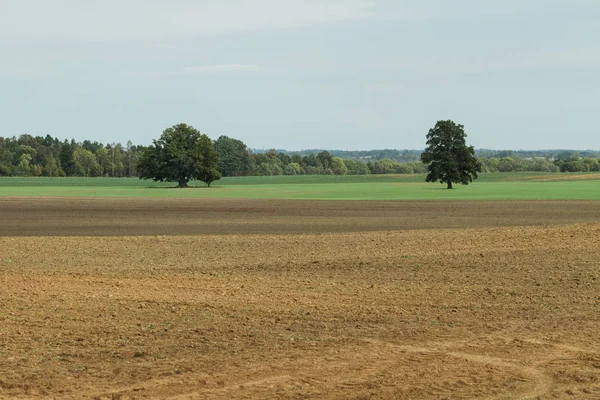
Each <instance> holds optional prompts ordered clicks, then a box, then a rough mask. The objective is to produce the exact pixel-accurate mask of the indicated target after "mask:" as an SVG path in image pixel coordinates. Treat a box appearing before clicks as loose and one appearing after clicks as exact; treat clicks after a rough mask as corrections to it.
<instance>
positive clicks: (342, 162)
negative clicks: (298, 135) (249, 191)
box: [248, 150, 427, 176]
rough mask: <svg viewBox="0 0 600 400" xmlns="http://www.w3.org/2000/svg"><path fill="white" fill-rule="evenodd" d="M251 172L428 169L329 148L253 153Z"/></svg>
mask: <svg viewBox="0 0 600 400" xmlns="http://www.w3.org/2000/svg"><path fill="white" fill-rule="evenodd" d="M248 162H249V167H248V170H249V171H251V173H250V175H266V176H268V175H368V174H412V173H423V172H426V170H427V168H426V166H425V165H424V164H423V163H421V162H419V161H415V162H410V163H402V162H399V161H396V160H392V159H390V158H384V159H381V160H374V161H367V162H365V161H363V160H360V159H359V160H356V159H350V158H345V159H343V158H340V157H337V156H334V155H333V154H332V153H330V152H329V151H327V150H322V151H320V152H319V153H316V154H315V153H310V154H308V155H304V156H301V155H300V154H293V155H289V154H286V153H285V152H282V151H276V150H269V151H267V152H264V153H258V154H254V153H250V154H249V157H248Z"/></svg>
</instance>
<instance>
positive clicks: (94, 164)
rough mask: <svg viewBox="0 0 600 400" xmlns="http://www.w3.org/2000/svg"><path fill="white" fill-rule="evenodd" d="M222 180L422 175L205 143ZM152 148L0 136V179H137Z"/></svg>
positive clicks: (566, 165) (393, 166)
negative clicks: (33, 177) (287, 176)
mask: <svg viewBox="0 0 600 400" xmlns="http://www.w3.org/2000/svg"><path fill="white" fill-rule="evenodd" d="M211 142H212V145H213V148H214V150H215V152H216V155H217V160H218V167H217V170H218V172H219V173H220V174H221V175H222V176H250V175H259V176H260V175H263V176H264V175H316V174H335V175H367V174H412V173H426V172H427V166H426V165H425V164H423V163H422V162H421V161H420V154H421V151H419V150H368V151H336V150H330V151H328V150H306V151H302V152H289V151H285V150H267V151H257V150H253V149H249V148H248V147H247V146H246V144H245V143H244V142H242V141H241V140H238V139H234V138H229V137H227V136H221V137H219V138H218V139H217V140H214V141H213V140H211ZM149 147H152V146H136V145H133V144H132V142H131V141H128V142H127V144H126V145H122V144H121V143H107V144H103V143H100V142H97V141H93V142H92V141H90V140H84V141H83V142H76V141H75V140H74V139H71V140H70V141H69V140H66V139H65V140H62V141H61V140H59V139H58V138H56V137H52V136H50V135H46V136H32V135H28V134H24V135H20V136H19V137H1V136H0V176H80V177H139V176H140V170H139V163H140V159H141V157H142V154H144V152H145V151H146V150H147V149H148V148H149ZM476 156H477V158H478V160H479V161H480V163H481V170H482V172H484V173H485V172H519V171H523V172H559V171H560V172H590V171H591V172H593V171H600V159H599V156H600V153H598V152H591V151H587V152H573V151H535V152H534V151H532V152H518V151H498V150H478V151H476Z"/></svg>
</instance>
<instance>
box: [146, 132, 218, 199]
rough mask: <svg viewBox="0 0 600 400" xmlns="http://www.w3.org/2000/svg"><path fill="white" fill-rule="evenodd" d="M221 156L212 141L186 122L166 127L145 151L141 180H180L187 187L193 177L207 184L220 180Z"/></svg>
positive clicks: (178, 181) (179, 185)
mask: <svg viewBox="0 0 600 400" xmlns="http://www.w3.org/2000/svg"><path fill="white" fill-rule="evenodd" d="M218 166H219V159H218V155H217V152H216V151H215V149H214V146H213V142H212V140H211V139H210V138H209V137H208V136H206V135H203V134H201V133H200V132H199V131H197V130H196V129H194V128H193V127H191V126H189V125H186V124H179V125H175V126H173V127H171V128H168V129H165V131H164V132H163V134H162V136H161V137H160V139H158V140H154V141H153V144H152V145H150V146H149V147H148V148H146V150H145V151H144V152H143V153H142V155H141V157H140V159H139V161H138V165H137V168H138V173H139V177H140V179H153V180H154V181H160V182H177V184H178V187H187V186H188V182H189V181H191V180H200V181H202V182H204V183H206V185H207V186H210V184H211V183H212V182H214V181H216V180H218V179H221V174H220V173H219V170H218Z"/></svg>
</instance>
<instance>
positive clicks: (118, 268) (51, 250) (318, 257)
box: [0, 198, 600, 399]
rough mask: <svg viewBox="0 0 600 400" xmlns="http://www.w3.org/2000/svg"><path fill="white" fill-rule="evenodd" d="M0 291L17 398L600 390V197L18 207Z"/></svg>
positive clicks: (2, 251)
mask: <svg viewBox="0 0 600 400" xmlns="http://www.w3.org/2000/svg"><path fill="white" fill-rule="evenodd" d="M0 284H1V288H2V292H1V294H0V398H17V399H19V398H22V399H25V398H38V397H44V398H61V399H63V398H65V399H82V398H88V399H142V398H159V399H167V398H171V399H213V398H215V399H244V398H265V399H273V398H274V399H277V398H282V399H285V398H298V399H299V398H318V399H322V398H324V399H334V398H336V399H337V398H340V399H371V398H377V399H467V398H477V399H480V398H481V399H556V398H558V399H562V398H564V399H572V398H581V399H598V398H600V202H457V203H453V202H294V201H287V202H286V201H259V200H255V201H242V200H235V201H233V200H111V199H103V200H100V199H77V200H75V199H33V198H30V199H26V198H21V199H15V198H4V199H0Z"/></svg>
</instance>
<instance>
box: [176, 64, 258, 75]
mask: <svg viewBox="0 0 600 400" xmlns="http://www.w3.org/2000/svg"><path fill="white" fill-rule="evenodd" d="M259 69H260V68H259V67H258V65H256V64H218V65H201V66H198V67H193V66H187V67H184V68H183V69H182V70H181V71H180V72H179V73H180V74H186V75H194V74H204V73H216V72H252V71H258V70H259Z"/></svg>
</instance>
